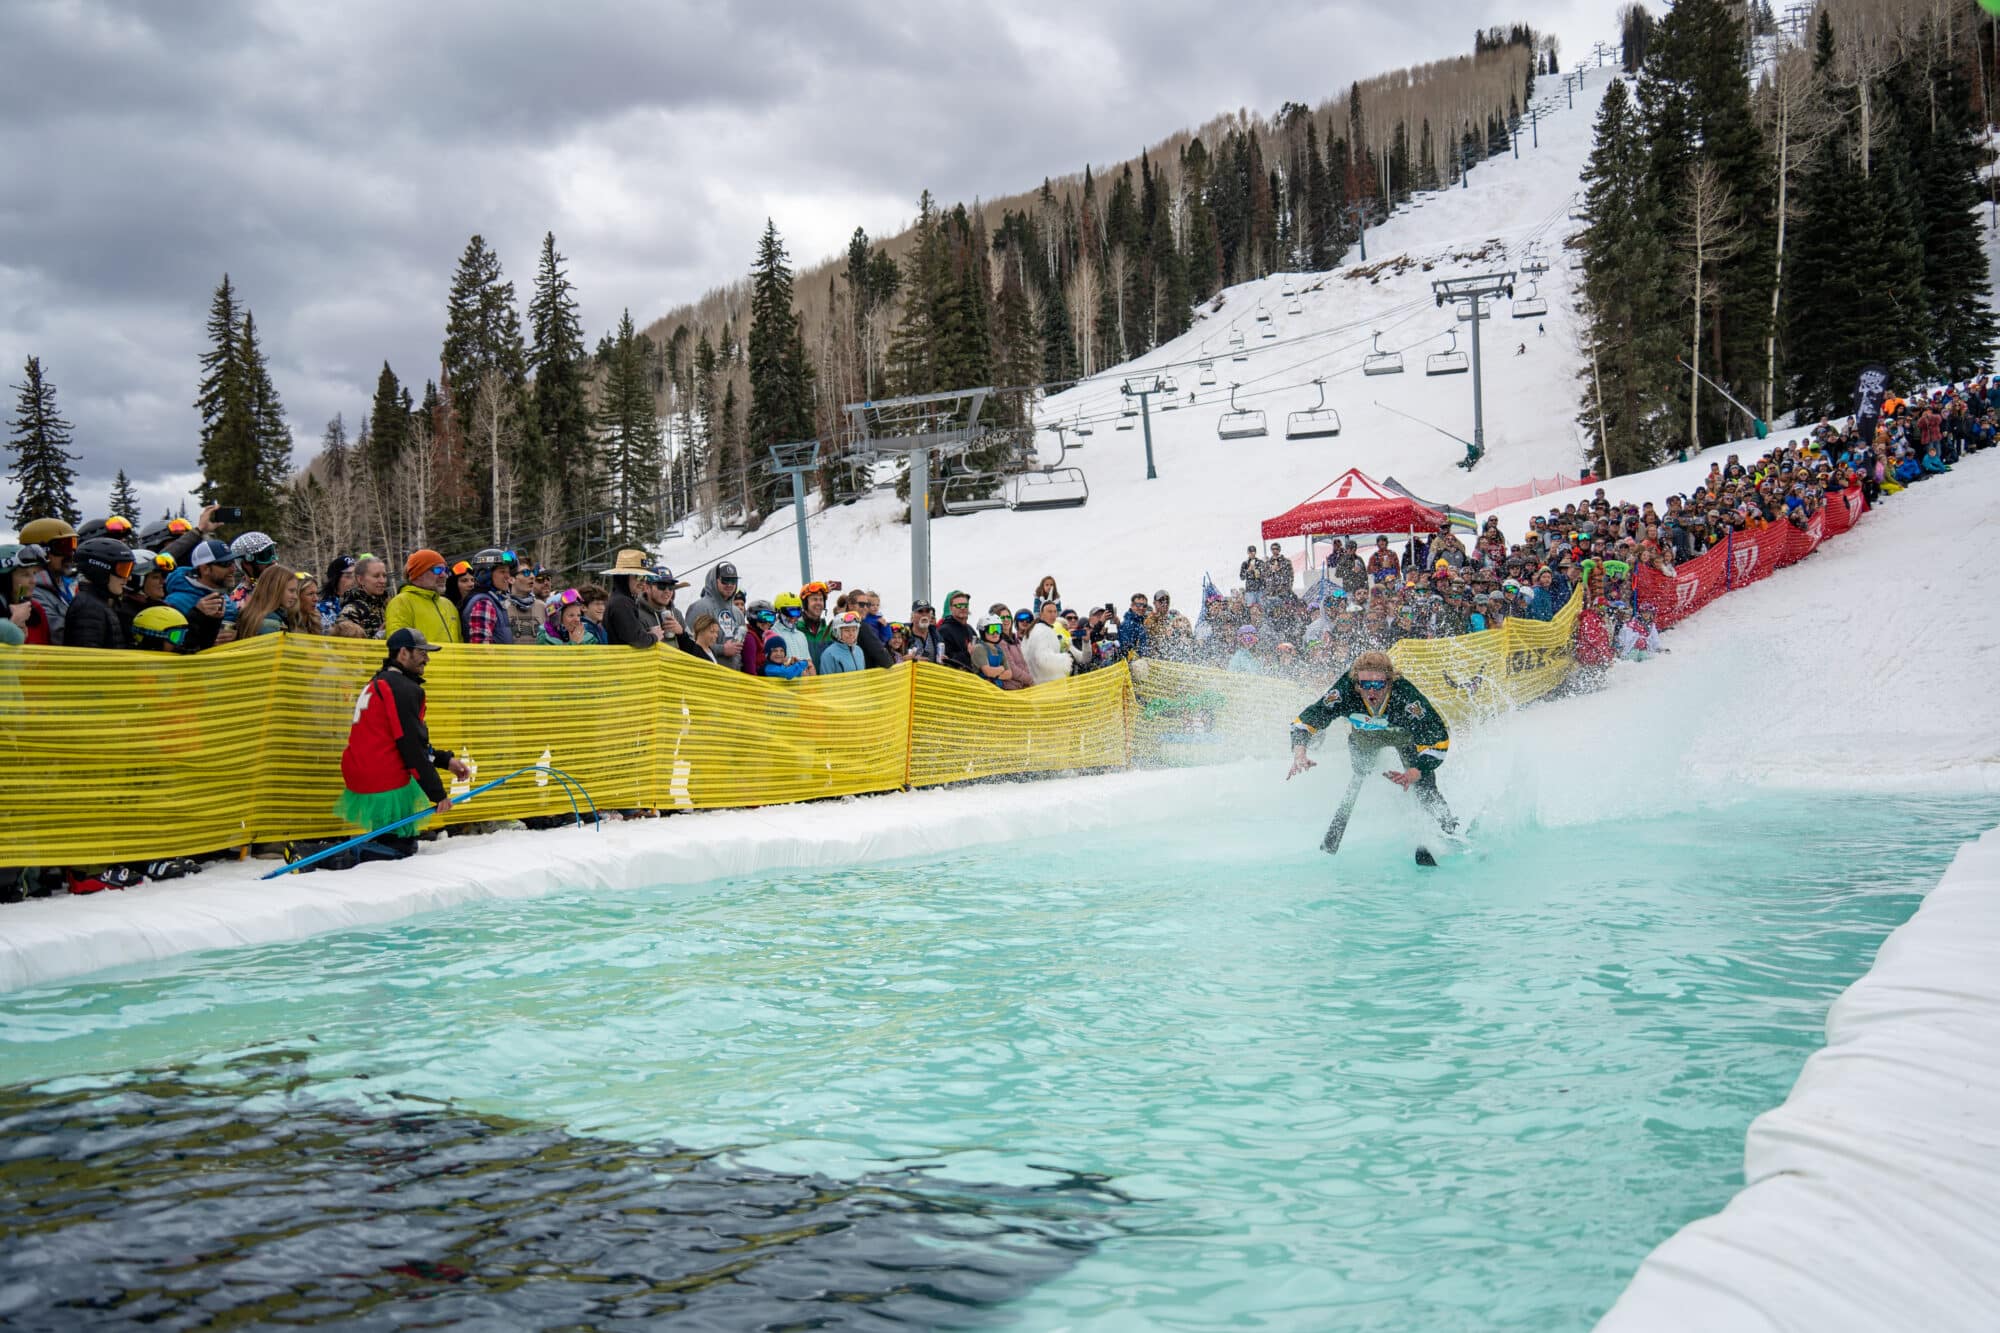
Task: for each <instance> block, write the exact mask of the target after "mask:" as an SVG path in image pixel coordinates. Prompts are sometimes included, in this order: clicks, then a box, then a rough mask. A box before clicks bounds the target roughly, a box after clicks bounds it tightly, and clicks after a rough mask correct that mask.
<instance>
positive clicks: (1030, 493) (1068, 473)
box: [1000, 467, 1090, 510]
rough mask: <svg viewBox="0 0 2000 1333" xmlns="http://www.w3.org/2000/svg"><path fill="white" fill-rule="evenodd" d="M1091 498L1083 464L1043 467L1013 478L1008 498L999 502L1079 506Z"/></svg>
mask: <svg viewBox="0 0 2000 1333" xmlns="http://www.w3.org/2000/svg"><path fill="white" fill-rule="evenodd" d="M1089 502H1090V483H1089V482H1088V481H1086V480H1085V479H1084V475H1083V469H1082V468H1080V467H1052V468H1043V469H1041V470H1039V471H1035V472H1023V473H1022V474H1021V475H1019V476H1018V477H1014V478H1011V479H1010V480H1009V482H1008V485H1007V498H1006V499H1004V500H1002V501H1001V502H1000V503H1002V504H1004V505H1006V506H1007V508H1009V509H1014V510H1022V509H1080V508H1082V507H1083V506H1084V505H1086V504H1088V503H1089Z"/></svg>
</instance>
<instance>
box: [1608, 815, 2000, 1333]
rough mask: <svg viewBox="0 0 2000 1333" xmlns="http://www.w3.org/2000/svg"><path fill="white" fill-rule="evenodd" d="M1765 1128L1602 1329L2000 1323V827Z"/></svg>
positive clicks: (1922, 916)
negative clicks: (1738, 1176) (1725, 1186)
mask: <svg viewBox="0 0 2000 1333" xmlns="http://www.w3.org/2000/svg"><path fill="white" fill-rule="evenodd" d="M1826 1034H1827V1041H1826V1046H1825V1048H1824V1049H1822V1050H1819V1051H1816V1052H1815V1053H1814V1054H1813V1055H1812V1057H1811V1058H1810V1059H1808V1060H1807V1061H1806V1065H1805V1069H1804V1070H1803V1071H1802V1072H1801V1073H1800V1075H1799V1081H1798V1083H1797V1084H1796V1085H1795V1086H1794V1087H1793V1088H1792V1093H1791V1096H1789V1097H1787V1098H1786V1099H1785V1103H1784V1105H1782V1106H1780V1107H1778V1108H1777V1109H1776V1110H1773V1111H1768V1112H1766V1113H1765V1114H1763V1115H1761V1116H1759V1117H1758V1118H1757V1119H1756V1121H1755V1122H1753V1123H1752V1124H1751V1126H1750V1133H1749V1136H1748V1140H1747V1142H1746V1144H1745V1147H1744V1153H1743V1176H1744V1180H1745V1181H1746V1182H1747V1183H1746V1184H1745V1186H1744V1188H1743V1190H1742V1192H1741V1193H1739V1194H1738V1195H1737V1196H1736V1197H1735V1198H1734V1199H1732V1200H1730V1202H1729V1206H1728V1207H1727V1208H1725V1209H1723V1211H1722V1212H1720V1213H1718V1214H1716V1215H1715V1216H1713V1217H1705V1218H1702V1219H1701V1220H1700V1221H1698V1222H1693V1223H1690V1224H1689V1225H1688V1226H1686V1227H1683V1228H1682V1229H1681V1230H1680V1231H1679V1232H1678V1233H1677V1234H1676V1235H1674V1236H1673V1237H1672V1238H1671V1239H1669V1240H1668V1241H1667V1242H1666V1243H1665V1244H1663V1245H1661V1246H1660V1247H1659V1248H1658V1249H1656V1250H1654V1251H1653V1253H1652V1254H1651V1255H1649V1256H1648V1257H1647V1259H1646V1261H1645V1262H1644V1263H1643V1264H1641V1265H1640V1266H1639V1271H1638V1273H1637V1274H1636V1275H1635V1276H1634V1277H1633V1279H1632V1283H1631V1285H1630V1286H1629V1287H1627V1288H1626V1290H1625V1293H1624V1295H1623V1296H1621V1297H1620V1298H1619V1300H1618V1303H1617V1304H1616V1305H1615V1306H1613V1307H1612V1309H1611V1312H1610V1313H1609V1314H1607V1315H1606V1316H1605V1317H1604V1320H1603V1321H1602V1322H1601V1323H1600V1324H1599V1325H1598V1328H1599V1329H1600V1330H1601V1333H1651V1331H1652V1330H1674V1333H1682V1331H1683V1330H1690V1329H1700V1330H1703V1333H1726V1331H1729V1330H1739V1329H1742V1330H1749V1329H1758V1330H1763V1329H1798V1330H1802V1331H1803V1330H1812V1333H1838V1331H1839V1330H1845V1329H1853V1330H1856V1333H1861V1331H1862V1330H1867V1333H1880V1330H1885V1329H1910V1330H1924V1333H1946V1331H1947V1330H1955V1329H1965V1330H1980V1331H1981V1333H1985V1331H1986V1330H1991V1329H1995V1328H2000V829H1995V830H1992V831H1989V832H1988V833H1986V834H1985V835H1984V836H1983V837H1981V838H1979V839H1978V840H1977V841H1976V842H1971V843H1967V844H1966V845H1965V846H1964V847H1963V848H1962V849H1960V851H1959V853H1958V856H1957V858H1956V859H1955V860H1954V861H1953V862H1952V864H1951V866H1950V868H1949V869H1948V870H1947V871H1946V872H1945V875H1944V878H1943V879H1942V880H1941V881H1940V882H1939V884H1938V886H1937V887H1936V888H1935V889H1933V890H1932V891H1931V893H1930V894H1929V896H1927V897H1926V898H1925V899H1924V902H1923V905H1922V906H1921V907H1920V908H1919V909H1918V911H1917V914H1916V915H1915V916H1914V917H1912V918H1911V919H1910V920H1909V921H1908V922H1906V923H1905V924H1904V925H1903V926H1901V927H1900V928H1898V929H1897V930H1896V931H1895V932H1894V933H1893V934H1891V935H1890V936H1889V938H1888V939H1887V940H1885V941H1883V944H1882V949H1881V952H1880V953H1879V954H1878V955H1877V956H1876V960H1875V966H1874V967H1873V968H1871V969H1870V970H1869V972H1868V974H1867V975H1866V976H1864V977H1862V978H1861V980H1859V981H1857V982H1855V983H1854V985H1853V986H1851V987H1849V988H1848V990H1847V991H1846V993H1845V994H1843V995H1842V996H1841V997H1840V998H1839V999H1838V1000H1837V1001H1835V1003H1834V1005H1833V1008H1832V1010H1831V1011H1830V1012H1829V1013H1828V1014H1827V1021H1826Z"/></svg>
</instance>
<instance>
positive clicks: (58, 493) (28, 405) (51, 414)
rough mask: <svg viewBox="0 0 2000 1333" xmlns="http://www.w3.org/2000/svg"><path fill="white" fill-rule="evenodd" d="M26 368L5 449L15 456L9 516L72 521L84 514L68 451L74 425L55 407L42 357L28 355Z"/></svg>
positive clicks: (13, 519)
mask: <svg viewBox="0 0 2000 1333" xmlns="http://www.w3.org/2000/svg"><path fill="white" fill-rule="evenodd" d="M24 371H25V375H24V377H23V379H22V381H21V383H19V384H17V385H15V386H14V388H15V390H16V392H17V393H18V395H19V396H18V397H17V398H16V399H15V405H14V413H15V415H14V418H13V420H12V421H10V422H9V423H8V426H9V428H10V430H11V432H12V433H11V435H10V437H9V439H8V445H7V449H8V452H9V453H11V454H13V455H14V466H13V468H12V470H11V471H10V472H9V473H8V480H9V481H11V482H12V483H13V485H14V507H13V508H12V509H11V510H9V511H8V514H7V518H8V521H9V522H11V523H12V524H13V525H14V526H15V527H16V528H19V527H21V526H22V525H23V524H25V523H27V522H29V521H30V520H33V519H37V518H59V519H61V520H63V522H65V523H69V524H72V525H74V524H76V523H79V522H81V521H82V518H83V515H82V514H81V513H79V512H78V511H77V507H76V497H75V495H74V493H73V488H74V487H75V485H76V472H75V469H73V468H72V467H71V466H70V465H71V464H73V463H75V462H76V456H75V455H74V454H72V453H71V452H70V451H69V447H70V425H69V422H67V421H64V420H63V418H62V413H61V412H59V411H58V410H57V409H56V386H55V385H53V384H51V383H49V382H48V380H47V379H46V378H44V377H43V375H42V359H41V358H40V357H38V356H31V357H29V358H28V360H27V364H26V366H25V367H24ZM124 475H125V474H124V473H122V472H121V473H119V476H120V477H123V476H124ZM128 517H129V516H128Z"/></svg>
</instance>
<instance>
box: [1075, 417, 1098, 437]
mask: <svg viewBox="0 0 2000 1333" xmlns="http://www.w3.org/2000/svg"><path fill="white" fill-rule="evenodd" d="M1070 433H1071V434H1073V435H1075V436H1076V438H1077V439H1079V440H1081V439H1086V438H1088V437H1089V436H1091V435H1094V434H1096V433H1097V432H1096V431H1094V430H1092V429H1091V425H1090V422H1089V421H1087V420H1085V419H1084V415H1083V413H1082V412H1078V413H1077V414H1076V429H1075V430H1074V431H1072V432H1070Z"/></svg>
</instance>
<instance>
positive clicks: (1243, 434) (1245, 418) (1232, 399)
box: [1215, 384, 1266, 440]
mask: <svg viewBox="0 0 2000 1333" xmlns="http://www.w3.org/2000/svg"><path fill="white" fill-rule="evenodd" d="M1240 387H1241V386H1240V385H1235V384H1232V385H1230V386H1229V410H1228V411H1227V412H1224V413H1223V414H1222V415H1221V416H1220V417H1219V418H1217V420H1216V423H1215V433H1216V435H1217V436H1219V437H1220V438H1222V439H1225V440H1247V439H1254V438H1255V437H1256V436H1259V435H1263V434H1265V433H1266V432H1265V429H1264V414H1263V413H1262V412H1261V411H1259V410H1257V409H1255V408H1249V407H1238V406H1237V405H1236V390H1237V389H1238V388H1240Z"/></svg>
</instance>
